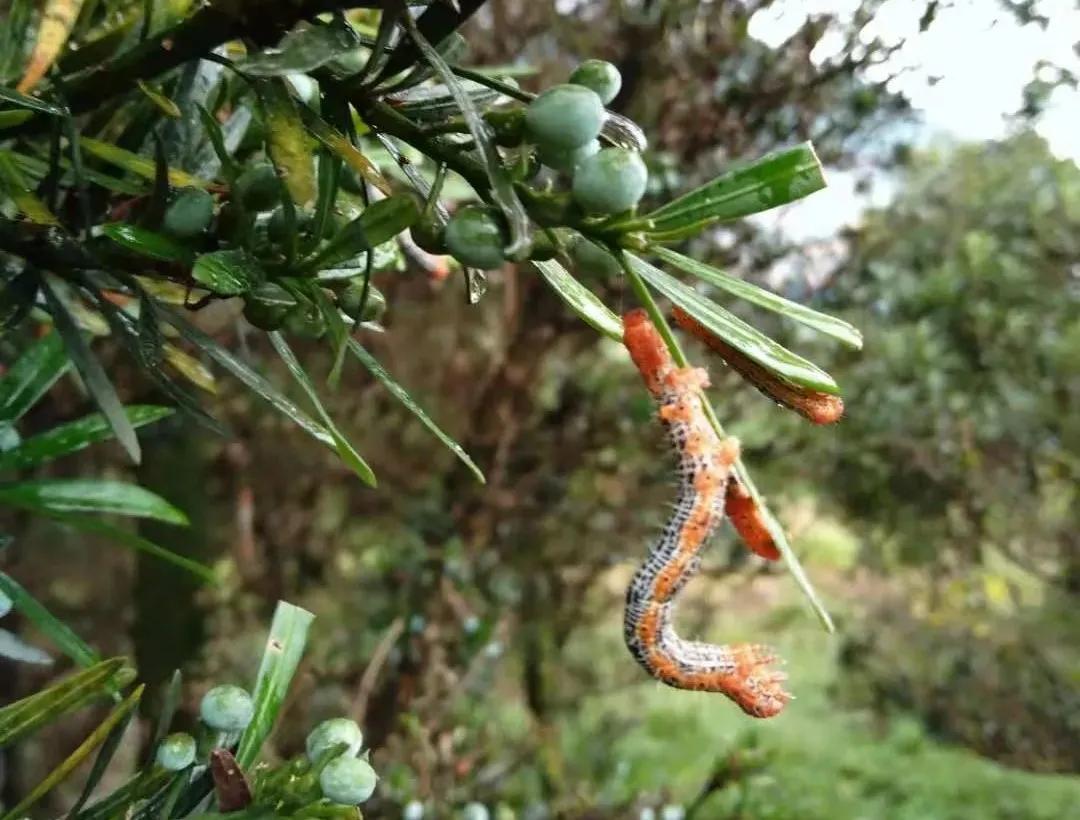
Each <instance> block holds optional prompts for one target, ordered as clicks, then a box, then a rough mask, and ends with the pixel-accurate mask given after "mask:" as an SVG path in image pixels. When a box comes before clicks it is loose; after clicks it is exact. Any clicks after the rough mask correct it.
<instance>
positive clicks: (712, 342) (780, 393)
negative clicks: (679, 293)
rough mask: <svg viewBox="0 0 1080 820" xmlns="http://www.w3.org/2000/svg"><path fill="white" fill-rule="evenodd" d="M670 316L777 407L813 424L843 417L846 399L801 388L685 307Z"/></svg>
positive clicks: (830, 422) (833, 420)
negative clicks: (752, 356)
mask: <svg viewBox="0 0 1080 820" xmlns="http://www.w3.org/2000/svg"><path fill="white" fill-rule="evenodd" d="M671 317H672V318H673V319H674V320H675V323H676V324H677V325H678V326H679V327H681V328H682V329H683V330H685V331H686V332H687V333H689V334H690V335H691V336H694V337H695V338H697V339H699V340H700V341H702V342H704V343H705V345H706V346H708V347H709V349H710V350H712V351H713V352H714V353H716V354H717V355H719V356H720V358H721V359H723V360H724V361H725V362H727V364H728V366H729V367H730V368H731V369H732V370H734V371H735V372H736V373H738V374H739V375H740V376H742V377H743V378H744V379H746V380H747V381H748V382H750V384H752V385H753V386H754V387H756V388H757V389H758V391H759V392H761V393H763V394H765V395H766V396H768V397H769V398H770V399H772V400H773V401H775V402H776V403H777V404H781V405H783V406H784V407H786V408H788V409H789V410H794V411H795V412H796V413H798V414H799V415H800V416H802V417H803V418H805V419H807V420H808V421H811V422H813V423H814V424H834V423H835V422H838V421H840V418H841V417H842V416H843V415H844V400H843V399H841V398H840V397H839V396H832V395H830V394H828V393H822V392H820V391H817V390H810V389H808V388H805V387H800V386H799V385H796V384H792V383H791V382H789V381H787V380H786V379H783V378H781V377H780V376H778V375H776V374H775V373H773V372H772V371H771V370H769V369H768V368H765V367H762V366H761V365H760V364H758V363H757V362H755V361H754V360H753V359H751V358H749V357H748V356H746V355H745V354H744V353H742V352H741V351H739V350H737V349H735V348H734V347H732V346H731V345H729V344H728V343H727V342H725V341H724V340H723V339H721V338H720V337H718V336H717V335H716V334H715V333H713V332H711V331H710V330H709V329H708V328H706V327H705V326H704V325H702V324H701V323H700V322H698V321H697V320H696V319H695V318H694V317H693V316H691V315H690V314H689V313H687V312H686V311H685V310H683V309H682V308H674V309H673V310H672V313H671Z"/></svg>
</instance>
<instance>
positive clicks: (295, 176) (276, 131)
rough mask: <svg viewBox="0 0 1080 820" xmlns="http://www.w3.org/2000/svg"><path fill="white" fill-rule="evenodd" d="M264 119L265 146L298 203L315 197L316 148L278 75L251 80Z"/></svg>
mask: <svg viewBox="0 0 1080 820" xmlns="http://www.w3.org/2000/svg"><path fill="white" fill-rule="evenodd" d="M253 84H254V86H255V89H256V91H257V92H258V95H259V101H260V103H261V104H262V111H263V119H264V120H265V121H266V147H267V153H269V154H270V159H271V160H273V163H274V167H275V168H276V169H277V172H278V176H279V177H281V179H282V181H283V182H284V183H285V187H286V188H288V190H289V196H291V197H292V200H293V202H295V203H296V204H297V205H308V204H310V203H311V202H313V201H314V200H315V161H314V160H315V152H314V151H313V150H312V142H311V137H310V136H309V135H308V132H307V129H306V128H305V127H304V122H303V120H301V119H300V112H299V111H298V110H297V106H296V101H295V100H294V99H293V97H292V94H290V93H289V89H288V85H287V83H286V81H285V80H284V79H283V78H281V77H273V78H269V79H262V80H255V81H253Z"/></svg>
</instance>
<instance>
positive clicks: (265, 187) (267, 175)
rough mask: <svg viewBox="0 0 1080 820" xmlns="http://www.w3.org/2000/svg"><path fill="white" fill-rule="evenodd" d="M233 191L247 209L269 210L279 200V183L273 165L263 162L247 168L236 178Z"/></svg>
mask: <svg viewBox="0 0 1080 820" xmlns="http://www.w3.org/2000/svg"><path fill="white" fill-rule="evenodd" d="M235 193H236V195H237V196H238V197H239V198H240V202H241V203H242V204H243V206H244V207H245V208H247V209H248V210H249V211H269V210H270V209H271V208H273V207H274V206H275V205H277V204H278V203H279V202H281V184H280V183H279V182H278V177H277V173H276V172H275V171H274V166H273V165H269V164H267V163H265V162H263V163H259V164H258V165H253V166H251V167H250V168H248V169H247V170H246V171H244V173H242V174H241V175H240V177H239V178H238V179H237V180H236V190H235Z"/></svg>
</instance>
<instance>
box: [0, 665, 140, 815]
mask: <svg viewBox="0 0 1080 820" xmlns="http://www.w3.org/2000/svg"><path fill="white" fill-rule="evenodd" d="M142 693H143V687H142V686H139V687H138V688H136V689H135V691H134V692H132V693H131V694H130V695H128V696H127V697H126V698H125V699H124V700H123V701H122V702H121V703H120V704H119V705H118V706H117V707H116V708H115V709H113V710H112V712H110V713H109V716H108V717H107V718H105V720H103V721H102V722H101V724H100V725H99V726H98V727H97V728H96V729H94V731H93V732H91V733H90V734H89V735H88V736H87V738H86V740H84V741H83V742H82V743H80V744H79V746H78V748H76V749H75V751H74V752H72V753H71V754H70V755H68V757H67V759H65V760H64V762H63V763H61V764H60V765H59V766H57V767H56V768H55V769H54V770H53V771H52V772H50V773H49V775H48V776H47V777H46V778H45V779H44V780H42V781H41V782H40V783H38V784H37V785H36V786H35V787H34V788H33V789H31V790H30V793H29V794H28V795H26V797H24V798H23V799H22V800H20V801H19V803H18V804H17V805H15V806H14V807H13V808H12V809H11V811H9V812H8V813H7V814H5V815H4V817H3V820H14V818H17V817H22V816H23V815H24V814H25V813H26V810H27V809H28V808H30V807H31V806H33V805H34V804H35V803H37V802H38V800H40V799H41V798H42V797H44V796H45V795H46V794H48V793H49V792H50V791H52V789H53V788H54V787H55V786H56V785H57V784H59V783H61V782H63V781H64V780H66V779H67V778H68V777H69V776H70V775H71V773H72V772H74V771H75V769H77V768H78V767H79V766H80V765H81V764H82V763H83V762H84V761H85V760H87V759H88V758H89V757H90V755H91V754H93V752H94V750H95V749H97V748H98V746H101V745H102V744H103V743H104V742H105V741H106V739H107V738H108V737H109V736H110V734H111V733H112V731H113V729H114V727H116V726H118V725H119V724H120V723H121V722H122V721H124V720H127V719H128V716H129V715H130V714H131V712H132V711H133V710H134V709H135V707H136V706H138V705H139V700H140V699H141V698H142Z"/></svg>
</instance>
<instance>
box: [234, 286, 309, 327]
mask: <svg viewBox="0 0 1080 820" xmlns="http://www.w3.org/2000/svg"><path fill="white" fill-rule="evenodd" d="M295 307H296V297H295V296H293V295H292V294H291V293H289V292H288V291H287V290H285V288H283V287H282V286H281V285H279V284H278V283H277V282H262V283H261V284H258V285H256V286H255V287H254V288H252V289H251V290H250V291H248V293H246V294H245V295H244V318H245V319H247V320H248V321H249V322H251V324H252V325H254V326H255V327H257V328H259V329H260V330H277V329H278V328H280V327H281V326H282V325H283V324H284V323H285V317H286V316H288V315H289V311H291V310H292V309H293V308H295Z"/></svg>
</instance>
